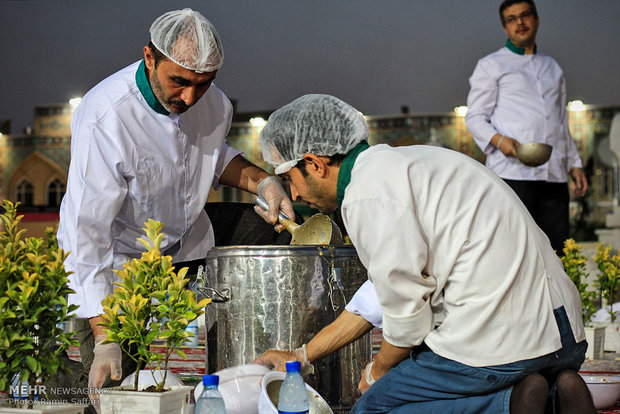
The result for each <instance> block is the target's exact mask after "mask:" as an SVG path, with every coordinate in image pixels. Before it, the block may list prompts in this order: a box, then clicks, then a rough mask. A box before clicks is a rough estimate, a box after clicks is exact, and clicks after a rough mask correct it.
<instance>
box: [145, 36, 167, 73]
mask: <svg viewBox="0 0 620 414" xmlns="http://www.w3.org/2000/svg"><path fill="white" fill-rule="evenodd" d="M149 48H150V49H151V52H153V56H154V57H155V67H156V68H157V65H158V64H159V62H160V61H161V60H163V59H168V58H167V57H166V55H164V54H163V53H161V51H160V50H159V49H157V48H156V47H155V45H154V44H153V42H149Z"/></svg>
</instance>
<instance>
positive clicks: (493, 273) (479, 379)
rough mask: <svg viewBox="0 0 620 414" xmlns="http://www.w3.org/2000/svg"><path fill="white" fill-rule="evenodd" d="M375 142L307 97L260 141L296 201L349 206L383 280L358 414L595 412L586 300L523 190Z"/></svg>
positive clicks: (328, 102) (347, 212)
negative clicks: (378, 330) (376, 335)
mask: <svg viewBox="0 0 620 414" xmlns="http://www.w3.org/2000/svg"><path fill="white" fill-rule="evenodd" d="M368 135H369V132H368V126H367V124H366V121H365V120H364V117H363V115H362V114H361V113H359V112H358V111H357V110H355V109H354V108H353V107H351V106H350V105H348V104H346V103H345V102H342V101H341V100H339V99H337V98H335V97H333V96H329V95H305V96H302V97H300V98H298V99H296V100H294V101H293V102H291V103H290V104H288V105H285V106H284V107H282V108H280V109H278V110H277V111H275V112H274V113H273V114H272V115H271V116H270V117H269V120H268V122H267V125H266V126H265V127H264V129H263V130H262V132H261V136H260V144H261V147H262V151H263V157H264V158H265V160H266V161H268V162H269V163H271V164H272V165H274V166H275V172H276V174H279V175H280V176H281V177H283V178H285V179H286V180H287V181H288V183H289V185H290V193H291V197H292V199H293V200H303V201H304V202H305V203H307V204H309V205H310V206H311V207H314V208H317V209H319V210H320V211H322V212H331V211H334V210H335V209H336V208H338V207H340V211H341V214H342V218H343V222H344V225H345V227H346V229H347V232H348V234H349V236H350V238H351V241H352V243H353V245H354V246H355V248H356V251H357V253H358V255H359V258H360V261H361V262H362V264H363V265H364V266H365V267H366V269H367V271H368V275H369V279H370V280H371V281H372V282H373V284H374V287H375V290H376V293H377V297H378V301H379V303H380V305H381V308H382V312H383V314H382V328H383V342H382V344H381V348H380V350H379V353H378V354H377V356H376V358H375V360H374V362H373V363H371V364H369V365H368V366H367V367H366V369H365V373H364V374H365V375H364V378H363V379H362V381H361V382H360V390H361V391H362V392H365V393H364V395H363V396H362V397H361V398H360V400H359V401H358V402H357V403H356V405H355V406H354V407H353V411H352V412H353V413H374V412H377V413H382V412H388V411H389V412H391V413H393V412H402V413H411V412H459V413H467V412H471V413H485V412H488V413H508V412H511V413H536V412H541V413H542V412H543V411H544V409H545V405H546V403H547V392H548V388H550V389H551V391H552V392H551V393H550V395H552V396H553V398H550V399H549V402H550V404H556V408H558V412H562V413H565V412H582V413H583V412H595V411H594V406H593V404H592V400H591V397H590V394H589V392H588V389H587V387H586V385H585V383H584V382H583V380H582V379H581V377H580V376H579V374H578V373H577V371H578V370H579V368H580V366H581V364H582V362H583V360H584V358H585V351H586V347H587V343H586V342H585V332H584V327H583V322H582V320H581V301H580V299H579V294H578V292H577V289H576V288H575V286H574V284H573V283H572V281H571V280H570V278H569V277H568V276H567V275H566V273H565V272H564V269H563V266H562V263H561V262H560V260H559V259H558V257H557V256H556V255H555V253H554V251H553V249H552V248H551V246H550V244H549V240H548V238H547V237H546V236H545V235H544V233H543V232H542V231H541V230H540V228H539V227H538V226H537V225H536V223H535V222H534V220H533V219H532V217H531V215H530V214H529V213H528V211H527V209H526V208H525V206H524V205H523V203H522V202H521V201H520V200H519V198H518V197H517V196H516V194H515V193H514V192H513V191H512V190H511V189H510V188H509V187H508V186H507V185H506V183H504V182H503V181H502V180H501V179H500V178H499V177H498V176H497V175H496V174H494V173H493V172H491V171H490V170H489V169H487V168H486V167H485V166H483V165H482V164H480V163H478V162H477V161H475V160H473V159H471V158H470V157H467V156H465V155H463V154H460V153H458V152H455V151H451V150H447V149H443V148H437V147H432V146H424V145H414V146H409V147H397V148H392V147H390V146H388V145H385V144H379V145H374V146H372V147H369V146H368V144H367V143H366V142H365V140H366V139H367V138H368ZM347 317H351V318H357V319H358V320H359V318H360V316H358V315H355V314H353V313H351V312H349V314H348V315H347ZM337 321H338V320H337ZM337 321H336V322H337ZM439 322H441V323H439ZM332 325H333V324H332ZM353 325H354V324H351V326H353ZM330 326H331V325H330ZM340 326H341V327H342V328H343V331H342V334H343V335H344V336H347V337H349V338H353V339H354V336H355V335H354V334H351V333H350V332H348V331H347V330H346V329H347V326H346V325H343V324H340ZM357 326H360V327H361V326H362V325H357ZM366 327H367V328H368V325H366ZM361 330H362V331H363V330H364V329H361ZM366 332H367V331H366ZM363 333H364V332H362V334H363ZM330 336H331V337H332V338H336V337H337V336H338V332H332V335H330ZM334 340H338V341H340V339H334ZM309 345H310V344H309ZM327 346H330V345H329V343H327ZM306 351H308V353H310V352H309V350H308V349H306ZM375 381H376V382H375ZM370 385H372V386H370ZM558 405H559V406H558Z"/></svg>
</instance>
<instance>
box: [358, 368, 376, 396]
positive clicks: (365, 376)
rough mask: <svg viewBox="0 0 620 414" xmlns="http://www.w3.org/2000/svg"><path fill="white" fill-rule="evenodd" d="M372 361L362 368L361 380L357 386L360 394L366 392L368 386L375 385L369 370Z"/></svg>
mask: <svg viewBox="0 0 620 414" xmlns="http://www.w3.org/2000/svg"><path fill="white" fill-rule="evenodd" d="M373 362H374V361H372V362H370V363H368V364H367V365H366V368H364V372H362V379H361V380H360V383H359V385H358V386H357V388H358V389H359V390H360V392H361V393H362V394H363V393H365V392H366V391H368V388H370V386H371V385H372V384H374V383H375V379H374V378H373V376H372V374H371V373H370V370H371V369H372V363H373Z"/></svg>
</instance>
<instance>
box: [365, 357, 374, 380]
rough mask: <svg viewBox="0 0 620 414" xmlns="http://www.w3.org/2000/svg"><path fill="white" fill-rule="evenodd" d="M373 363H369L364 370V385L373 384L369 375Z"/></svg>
mask: <svg viewBox="0 0 620 414" xmlns="http://www.w3.org/2000/svg"><path fill="white" fill-rule="evenodd" d="M373 362H375V361H371V362H370V363H369V364H368V365H366V369H365V370H364V377H365V378H366V383H367V384H368V385H369V386H370V385H372V384H374V383H375V379H374V378H373V376H372V374H371V373H370V369H371V368H372V363H373Z"/></svg>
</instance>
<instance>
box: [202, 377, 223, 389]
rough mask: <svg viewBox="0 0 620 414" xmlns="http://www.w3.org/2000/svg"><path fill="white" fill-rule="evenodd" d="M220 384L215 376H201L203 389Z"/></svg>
mask: <svg viewBox="0 0 620 414" xmlns="http://www.w3.org/2000/svg"><path fill="white" fill-rule="evenodd" d="M219 383H220V377H218V376H217V375H203V376H202V385H204V386H205V387H207V386H213V385H218V384H219Z"/></svg>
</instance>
